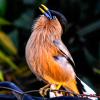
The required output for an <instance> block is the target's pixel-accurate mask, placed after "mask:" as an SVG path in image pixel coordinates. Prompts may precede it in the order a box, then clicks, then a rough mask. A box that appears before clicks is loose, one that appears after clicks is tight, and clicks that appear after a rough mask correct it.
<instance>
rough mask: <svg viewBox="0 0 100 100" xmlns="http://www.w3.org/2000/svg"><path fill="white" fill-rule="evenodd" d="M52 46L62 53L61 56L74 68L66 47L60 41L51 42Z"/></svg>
mask: <svg viewBox="0 0 100 100" xmlns="http://www.w3.org/2000/svg"><path fill="white" fill-rule="evenodd" d="M53 43H54V45H55V46H56V47H57V48H58V49H59V50H60V51H61V52H62V53H63V55H64V56H65V57H66V58H67V59H68V60H69V62H71V63H73V64H72V65H74V66H75V63H74V60H73V58H72V56H71V54H70V53H69V51H68V49H67V48H66V46H65V45H64V44H63V42H62V41H61V40H54V41H53Z"/></svg>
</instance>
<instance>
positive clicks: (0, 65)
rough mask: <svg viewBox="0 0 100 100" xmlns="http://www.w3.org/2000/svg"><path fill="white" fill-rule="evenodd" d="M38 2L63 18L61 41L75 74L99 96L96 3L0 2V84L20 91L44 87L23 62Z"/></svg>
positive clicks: (99, 11) (99, 14) (99, 12)
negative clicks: (63, 31) (14, 85)
mask: <svg viewBox="0 0 100 100" xmlns="http://www.w3.org/2000/svg"><path fill="white" fill-rule="evenodd" d="M41 3H43V4H46V5H47V6H48V8H50V9H53V10H56V11H59V12H61V13H62V14H64V16H65V17H66V19H67V21H68V25H67V27H68V28H67V32H66V33H64V34H63V36H62V40H63V42H64V43H65V45H66V46H67V47H68V49H69V51H70V53H71V55H72V57H73V59H74V61H75V64H76V67H75V71H76V73H77V75H78V76H79V77H80V78H81V79H82V80H83V81H85V82H86V83H87V84H88V85H90V87H91V88H93V89H94V90H95V91H96V92H97V93H98V94H100V36H99V34H100V0H0V81H12V82H14V83H16V84H17V85H18V86H19V87H20V88H22V89H23V90H24V91H26V90H34V89H39V88H40V87H41V86H43V85H44V83H42V82H40V81H38V80H37V79H36V78H35V76H34V75H33V74H32V72H31V71H30V69H29V68H28V66H27V64H26V60H25V46H26V43H27V41H28V38H29V36H30V34H31V29H32V25H33V24H34V20H35V19H36V18H37V17H38V16H39V15H40V14H41V13H40V11H39V10H38V6H39V5H40V4H41Z"/></svg>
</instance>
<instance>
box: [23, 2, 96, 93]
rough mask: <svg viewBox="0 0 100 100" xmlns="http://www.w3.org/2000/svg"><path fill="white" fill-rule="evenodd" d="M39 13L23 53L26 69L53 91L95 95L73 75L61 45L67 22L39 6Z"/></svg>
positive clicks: (70, 61) (63, 46)
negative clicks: (62, 90) (53, 89)
mask: <svg viewBox="0 0 100 100" xmlns="http://www.w3.org/2000/svg"><path fill="white" fill-rule="evenodd" d="M39 10H40V11H41V12H42V15H40V16H39V17H38V18H37V19H36V20H35V23H34V25H33V28H32V34H31V36H30V38H29V40H28V42H27V44H26V49H25V55H26V61H27V63H28V66H29V68H30V69H31V71H32V72H33V73H34V74H35V75H36V77H37V78H38V79H39V80H42V81H44V82H46V83H47V84H55V85H56V88H57V89H59V88H60V87H61V86H63V87H64V88H66V89H68V90H70V91H72V92H74V93H75V94H82V93H88V94H95V92H94V90H92V89H91V88H90V87H89V86H88V85H86V84H85V83H84V82H83V81H82V80H80V78H79V77H78V76H77V75H76V73H75V70H74V67H75V63H74V60H73V58H72V56H71V54H70V52H69V50H68V49H67V47H66V46H65V45H64V43H63V42H62V39H61V36H62V35H63V33H65V31H66V29H67V23H68V22H67V19H66V18H65V16H64V15H63V14H61V13H60V12H57V11H54V10H49V9H48V8H47V7H46V6H45V5H44V4H41V5H40V6H39Z"/></svg>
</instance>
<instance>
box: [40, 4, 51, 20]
mask: <svg viewBox="0 0 100 100" xmlns="http://www.w3.org/2000/svg"><path fill="white" fill-rule="evenodd" d="M39 10H40V11H41V12H42V13H43V14H44V15H45V16H46V17H47V18H48V19H50V20H51V19H53V17H52V15H51V12H50V10H49V9H48V8H47V7H46V6H45V5H43V4H41V6H40V7H39Z"/></svg>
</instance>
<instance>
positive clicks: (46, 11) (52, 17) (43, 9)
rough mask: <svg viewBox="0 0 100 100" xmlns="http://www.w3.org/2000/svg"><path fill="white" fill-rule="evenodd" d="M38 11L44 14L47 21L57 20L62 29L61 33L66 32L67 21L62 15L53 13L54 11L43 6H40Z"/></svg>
mask: <svg viewBox="0 0 100 100" xmlns="http://www.w3.org/2000/svg"><path fill="white" fill-rule="evenodd" d="M39 9H40V11H41V12H42V13H43V14H44V16H45V17H47V19H48V20H49V21H52V20H55V19H57V20H58V21H59V22H60V24H61V26H62V29H63V33H64V32H65V31H66V29H67V28H66V26H67V19H66V18H65V16H64V15H63V14H61V13H60V12H57V11H54V10H49V9H48V8H47V7H46V6H45V5H43V4H41V6H40V7H39Z"/></svg>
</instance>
